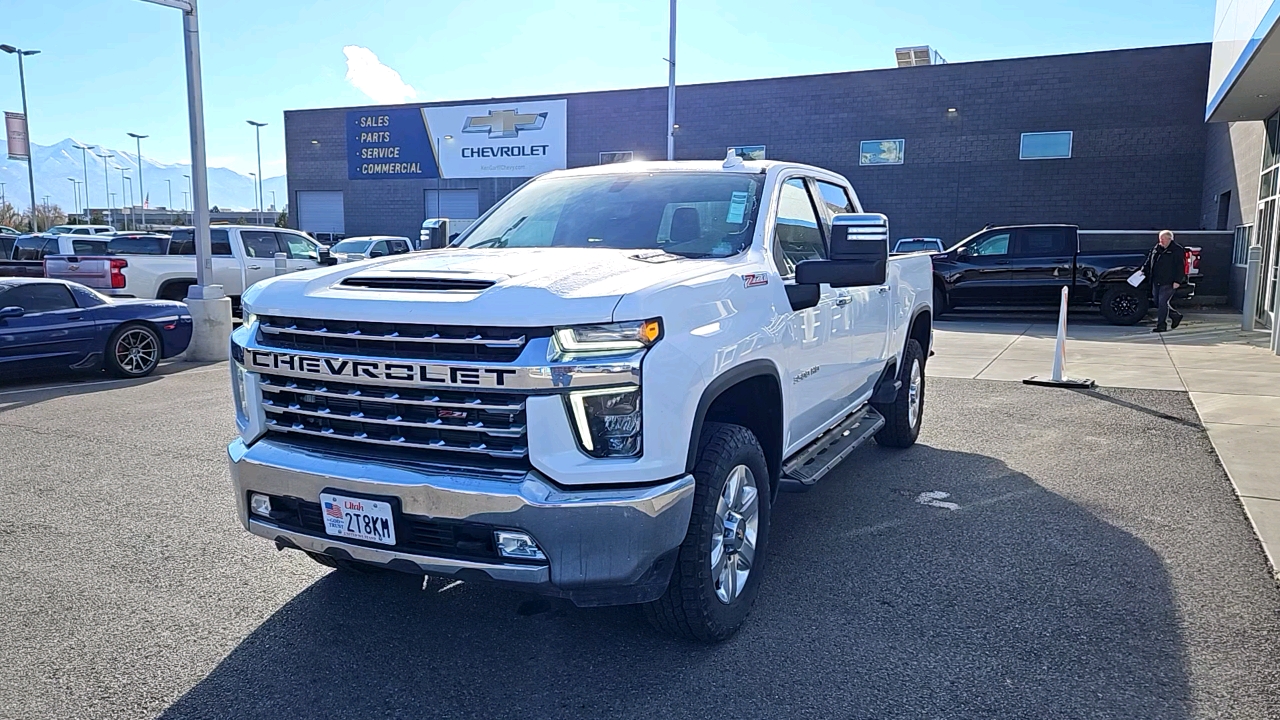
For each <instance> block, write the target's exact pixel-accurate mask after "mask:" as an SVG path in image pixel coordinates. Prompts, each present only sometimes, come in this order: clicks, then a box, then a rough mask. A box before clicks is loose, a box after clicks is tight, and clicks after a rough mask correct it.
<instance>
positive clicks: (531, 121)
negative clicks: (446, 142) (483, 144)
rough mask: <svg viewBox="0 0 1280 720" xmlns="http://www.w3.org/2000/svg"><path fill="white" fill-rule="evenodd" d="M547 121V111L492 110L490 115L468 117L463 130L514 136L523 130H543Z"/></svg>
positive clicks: (491, 135)
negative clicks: (535, 112) (534, 112)
mask: <svg viewBox="0 0 1280 720" xmlns="http://www.w3.org/2000/svg"><path fill="white" fill-rule="evenodd" d="M546 122H547V114H546V113H537V114H536V115H535V114H533V113H523V114H521V113H519V112H516V111H515V110H490V111H489V114H488V115H479V116H475V117H469V118H467V121H466V122H465V123H463V125H462V132H467V133H480V132H487V133H489V137H491V138H513V137H517V136H519V135H520V131H521V130H541V129H542V126H543V124H544V123H546Z"/></svg>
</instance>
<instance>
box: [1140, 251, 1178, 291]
mask: <svg viewBox="0 0 1280 720" xmlns="http://www.w3.org/2000/svg"><path fill="white" fill-rule="evenodd" d="M1142 272H1143V274H1145V275H1146V276H1147V280H1149V281H1150V282H1151V284H1152V285H1154V286H1155V287H1160V286H1162V285H1172V284H1174V283H1178V284H1179V285H1186V284H1187V249H1186V248H1184V247H1182V246H1181V245H1179V244H1178V243H1176V242H1171V243H1169V247H1167V248H1166V247H1160V245H1159V244H1156V246H1155V247H1153V248H1151V252H1150V253H1149V254H1148V255H1147V262H1146V263H1144V264H1143V265H1142Z"/></svg>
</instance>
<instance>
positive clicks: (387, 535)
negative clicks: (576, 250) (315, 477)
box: [320, 493, 396, 545]
mask: <svg viewBox="0 0 1280 720" xmlns="http://www.w3.org/2000/svg"><path fill="white" fill-rule="evenodd" d="M320 509H321V511H322V512H323V514H324V531H325V532H326V533H328V534H330V535H336V536H338V537H345V538H352V539H354V540H365V541H367V542H376V543H382V544H383V545H395V544H396V523H395V520H393V519H392V517H391V504H390V503H385V502H381V501H378V500H366V499H364V498H353V497H344V496H342V495H330V494H328V493H321V494H320Z"/></svg>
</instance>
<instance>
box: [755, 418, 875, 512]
mask: <svg viewBox="0 0 1280 720" xmlns="http://www.w3.org/2000/svg"><path fill="white" fill-rule="evenodd" d="M882 427H884V416H882V415H881V414H880V413H878V412H876V409H875V408H873V407H871V406H870V405H867V406H866V407H864V408H863V409H861V410H859V411H858V412H855V413H854V414H852V415H850V416H849V417H847V418H845V419H844V420H842V421H841V422H840V424H838V425H836V426H835V427H833V428H831V429H830V430H828V431H826V432H824V433H822V434H821V435H819V436H818V437H817V439H815V440H814V441H813V442H811V443H809V444H808V445H806V446H805V447H804V448H803V449H801V450H800V452H798V453H796V454H795V455H793V456H791V459H789V460H787V461H786V462H785V463H783V465H782V486H781V488H779V489H781V490H785V491H787V492H804V491H805V490H808V489H809V488H810V487H813V485H814V483H816V482H818V481H819V480H821V479H822V476H823V475H826V474H827V473H829V472H831V469H832V468H834V467H835V466H836V465H839V464H840V461H841V460H844V459H845V458H846V457H848V455H849V453H851V452H853V451H854V450H856V449H857V448H858V446H860V445H862V444H863V443H865V442H866V441H867V440H868V439H870V438H871V436H872V435H875V434H876V432H878V431H879V430H880V428H882Z"/></svg>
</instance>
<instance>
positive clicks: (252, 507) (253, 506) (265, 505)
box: [249, 493, 271, 517]
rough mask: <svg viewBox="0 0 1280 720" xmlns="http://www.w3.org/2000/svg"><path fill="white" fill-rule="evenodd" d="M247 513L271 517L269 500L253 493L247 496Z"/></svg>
mask: <svg viewBox="0 0 1280 720" xmlns="http://www.w3.org/2000/svg"><path fill="white" fill-rule="evenodd" d="M249 512H251V513H253V514H254V515H261V516H263V517H271V498H269V497H267V496H266V495H259V494H258V493H254V494H252V495H250V496H249Z"/></svg>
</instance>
